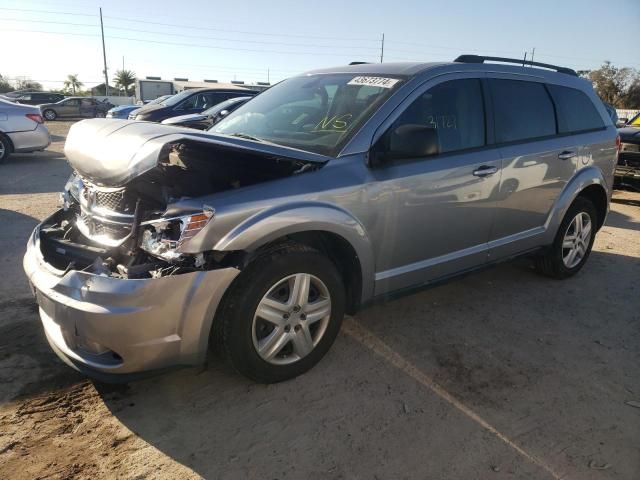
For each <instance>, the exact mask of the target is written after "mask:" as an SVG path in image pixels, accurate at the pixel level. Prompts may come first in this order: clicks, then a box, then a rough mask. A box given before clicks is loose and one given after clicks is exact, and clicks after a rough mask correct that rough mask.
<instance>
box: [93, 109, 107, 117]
mask: <svg viewBox="0 0 640 480" xmlns="http://www.w3.org/2000/svg"><path fill="white" fill-rule="evenodd" d="M106 116H107V114H106V113H104V112H102V111H100V110H96V113H95V115H94V118H105V117H106Z"/></svg>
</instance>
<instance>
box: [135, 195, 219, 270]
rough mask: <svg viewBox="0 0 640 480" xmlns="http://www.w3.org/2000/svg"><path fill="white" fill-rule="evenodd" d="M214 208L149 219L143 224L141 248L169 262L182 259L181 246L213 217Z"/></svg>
mask: <svg viewBox="0 0 640 480" xmlns="http://www.w3.org/2000/svg"><path fill="white" fill-rule="evenodd" d="M213 217H214V210H213V209H212V208H210V207H205V208H204V209H203V210H202V211H201V212H197V213H192V214H189V215H184V216H180V217H174V218H169V219H166V218H160V219H157V220H149V221H147V222H143V223H142V224H141V228H142V232H141V235H140V248H141V249H142V250H144V251H145V252H147V253H149V254H150V255H153V256H154V257H158V258H161V259H162V260H166V261H168V262H171V261H176V260H179V259H181V258H182V257H183V256H184V254H183V252H181V247H182V245H184V244H185V243H186V242H188V241H189V240H190V239H191V238H193V237H194V236H195V235H196V234H197V233H198V232H200V231H201V230H202V229H203V228H204V227H206V226H207V224H208V223H209V222H210V221H211V220H212V219H213Z"/></svg>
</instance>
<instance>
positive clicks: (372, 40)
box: [105, 15, 379, 43]
mask: <svg viewBox="0 0 640 480" xmlns="http://www.w3.org/2000/svg"><path fill="white" fill-rule="evenodd" d="M105 18H112V19H115V20H121V21H124V22H134V23H147V24H150V25H161V26H163V27H178V28H188V29H195V30H211V31H216V32H228V33H242V34H244V35H266V36H273V37H292V38H317V39H322V40H326V39H332V40H342V41H348V42H353V41H356V42H376V43H377V42H378V41H379V40H377V39H372V38H353V37H334V36H331V37H327V36H326V35H325V36H316V35H307V34H304V35H302V34H300V35H297V34H293V33H269V32H251V31H247V30H229V29H225V28H213V27H199V26H194V25H184V24H177V23H163V22H151V21H148V20H138V19H130V18H125V17H111V16H107V15H105Z"/></svg>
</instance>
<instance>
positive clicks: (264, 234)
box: [189, 201, 375, 301]
mask: <svg viewBox="0 0 640 480" xmlns="http://www.w3.org/2000/svg"><path fill="white" fill-rule="evenodd" d="M313 231H320V232H329V233H333V234H335V235H338V236H339V237H341V238H343V239H344V240H346V241H347V242H348V243H349V244H350V245H351V246H352V247H353V249H354V250H355V252H356V255H357V256H358V260H359V263H360V266H361V275H362V277H361V278H362V280H363V284H362V295H361V299H362V301H367V300H368V299H370V298H371V296H372V295H373V281H370V279H373V278H374V272H373V265H374V264H375V262H374V257H373V247H372V245H371V240H370V239H369V236H368V235H367V232H366V230H365V228H364V227H363V226H362V224H361V223H360V222H359V221H358V220H357V219H356V218H355V217H354V216H353V215H351V214H350V213H349V212H348V211H346V210H344V209H342V208H340V207H338V206H336V205H334V204H329V203H324V202H317V201H309V202H304V201H302V202H295V203H288V204H286V205H279V206H276V207H272V208H267V209H265V210H262V211H260V212H259V213H256V214H255V215H252V216H251V217H249V218H247V219H246V220H244V221H243V222H241V223H240V224H238V225H237V226H236V227H235V228H233V229H232V230H231V231H229V232H228V233H227V234H226V235H224V237H222V238H220V239H219V240H218V241H217V242H216V243H215V244H214V245H213V247H212V248H211V249H212V250H215V251H223V252H224V251H239V250H240V251H246V252H253V251H256V250H257V249H258V248H260V247H262V246H264V245H267V244H268V243H270V242H273V241H275V240H277V239H279V238H283V237H286V236H287V235H292V234H295V233H303V232H313ZM195 240H200V242H203V244H202V245H201V244H200V242H197V241H196V242H193V244H192V245H190V246H189V247H190V248H192V249H193V250H194V252H195V251H196V250H198V249H202V248H204V247H203V245H204V244H205V243H208V241H209V239H207V238H206V236H203V237H201V238H198V239H195Z"/></svg>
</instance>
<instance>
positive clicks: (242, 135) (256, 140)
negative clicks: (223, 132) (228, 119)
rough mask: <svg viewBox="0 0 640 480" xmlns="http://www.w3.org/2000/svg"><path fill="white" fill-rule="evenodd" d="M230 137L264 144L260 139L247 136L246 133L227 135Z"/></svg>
mask: <svg viewBox="0 0 640 480" xmlns="http://www.w3.org/2000/svg"><path fill="white" fill-rule="evenodd" d="M229 136H230V137H238V138H244V139H245V140H253V141H254V142H264V140H262V139H261V138H258V137H254V136H251V135H247V134H246V133H231V134H229Z"/></svg>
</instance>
